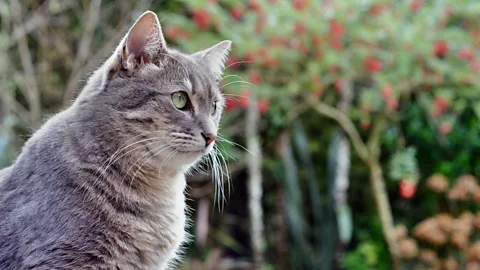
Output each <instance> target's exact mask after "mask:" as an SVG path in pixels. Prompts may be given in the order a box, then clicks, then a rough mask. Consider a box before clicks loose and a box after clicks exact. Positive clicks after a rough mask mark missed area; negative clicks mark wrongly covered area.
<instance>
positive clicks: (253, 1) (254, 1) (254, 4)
mask: <svg viewBox="0 0 480 270" xmlns="http://www.w3.org/2000/svg"><path fill="white" fill-rule="evenodd" d="M248 7H249V8H251V9H257V8H259V7H260V4H259V3H258V1H257V0H250V3H248Z"/></svg>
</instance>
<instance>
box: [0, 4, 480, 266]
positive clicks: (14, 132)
mask: <svg viewBox="0 0 480 270" xmlns="http://www.w3.org/2000/svg"><path fill="white" fill-rule="evenodd" d="M148 9H149V10H152V11H154V12H156V13H157V14H158V15H159V17H160V19H161V23H162V27H163V31H164V34H165V36H166V39H167V41H168V42H169V44H170V45H171V46H175V47H177V48H179V49H181V50H183V51H186V52H194V51H197V50H200V49H204V48H207V47H209V46H211V45H213V44H215V43H216V42H219V41H221V40H224V39H229V40H232V41H233V48H232V52H231V55H230V58H229V60H228V63H227V68H226V69H225V74H224V75H225V76H224V79H223V81H222V86H223V90H224V92H225V94H226V97H227V101H228V102H227V105H226V111H225V115H224V118H223V123H222V128H221V130H220V132H221V135H222V136H223V137H224V140H222V141H219V142H218V143H219V150H220V152H221V153H222V155H223V156H224V157H225V160H226V163H227V164H226V165H225V164H224V165H223V167H222V168H223V170H224V171H225V175H228V177H227V176H224V177H223V182H221V185H223V186H224V190H225V192H224V194H222V192H219V190H218V189H217V188H216V186H215V184H214V182H212V175H210V174H195V175H193V176H190V177H189V178H188V181H189V185H190V188H189V190H188V197H189V201H188V203H189V205H190V206H191V207H192V208H193V211H192V215H191V216H192V220H193V222H194V225H193V226H192V228H191V229H190V231H191V233H192V234H193V235H194V241H193V243H191V244H190V245H189V247H188V252H187V254H186V257H185V260H184V263H182V264H181V265H180V269H469V270H470V269H472V270H473V269H480V264H479V259H480V242H479V239H480V233H479V232H480V231H479V230H480V215H479V214H478V213H477V211H478V210H479V203H480V186H479V183H478V179H477V177H479V176H480V76H479V72H480V58H479V57H480V50H479V49H480V1H478V0H441V1H433V0H431V1H429V0H405V1H398V0H363V1H346V0H345V1H341V0H338V1H337V0H335V1H333V0H316V1H313V0H293V1H285V0H239V1H236V0H209V1H200V0H191V1H187V0H183V1H172V0H169V1H167V0H166V1H151V0H150V1H149V0H137V1H127V0H117V1H113V0H91V1H86V0H44V1H41V0H22V1H17V0H10V1H0V83H1V84H0V104H1V105H0V106H1V107H0V168H1V167H5V166H8V165H9V164H11V163H12V162H13V160H14V159H15V157H16V155H17V154H18V153H19V151H20V149H21V146H22V144H23V143H24V142H25V140H27V139H28V137H29V136H30V134H31V132H32V131H33V130H35V129H36V128H38V127H39V126H40V125H41V123H42V122H43V121H44V119H45V118H48V116H49V115H52V114H54V113H55V112H58V111H59V110H61V109H62V108H65V107H66V106H68V104H70V102H71V101H72V100H73V99H74V98H75V96H76V95H77V94H78V93H79V91H80V90H81V88H82V86H83V85H84V83H85V81H86V79H87V78H88V75H89V74H90V73H91V72H92V71H93V70H94V68H95V67H97V66H99V65H100V64H101V63H102V61H104V60H105V59H106V57H107V56H108V55H109V54H110V53H111V52H112V51H113V49H114V48H115V46H116V45H117V44H118V42H119V40H120V39H121V38H122V37H123V35H124V34H125V33H126V31H127V30H128V27H129V26H130V25H131V24H132V22H133V21H134V20H135V19H136V18H137V17H138V16H139V15H140V14H141V13H143V12H144V11H145V10H148ZM227 140H228V141H231V142H233V143H229V142H227ZM227 169H228V173H227ZM0 218H1V217H0Z"/></svg>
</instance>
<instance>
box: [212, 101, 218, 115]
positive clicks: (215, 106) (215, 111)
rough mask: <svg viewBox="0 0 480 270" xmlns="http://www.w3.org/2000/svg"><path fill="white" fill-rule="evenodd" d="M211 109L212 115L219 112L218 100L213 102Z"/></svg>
mask: <svg viewBox="0 0 480 270" xmlns="http://www.w3.org/2000/svg"><path fill="white" fill-rule="evenodd" d="M211 111H212V115H215V114H216V113H217V102H216V101H215V102H213V104H212V109H211Z"/></svg>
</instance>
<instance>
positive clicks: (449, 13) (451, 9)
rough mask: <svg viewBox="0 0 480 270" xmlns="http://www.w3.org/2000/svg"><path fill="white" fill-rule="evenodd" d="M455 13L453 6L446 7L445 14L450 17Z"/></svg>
mask: <svg viewBox="0 0 480 270" xmlns="http://www.w3.org/2000/svg"><path fill="white" fill-rule="evenodd" d="M452 14H453V7H452V6H450V5H449V6H447V7H446V8H445V16H447V17H450V16H452Z"/></svg>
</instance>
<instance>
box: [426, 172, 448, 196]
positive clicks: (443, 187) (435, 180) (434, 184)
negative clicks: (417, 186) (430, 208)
mask: <svg viewBox="0 0 480 270" xmlns="http://www.w3.org/2000/svg"><path fill="white" fill-rule="evenodd" d="M427 187H428V188H429V189H431V190H433V191H435V192H437V193H443V192H445V191H447V190H448V187H449V183H448V179H447V178H446V177H445V176H444V175H442V174H434V175H432V176H430V177H429V178H428V179H427Z"/></svg>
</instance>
